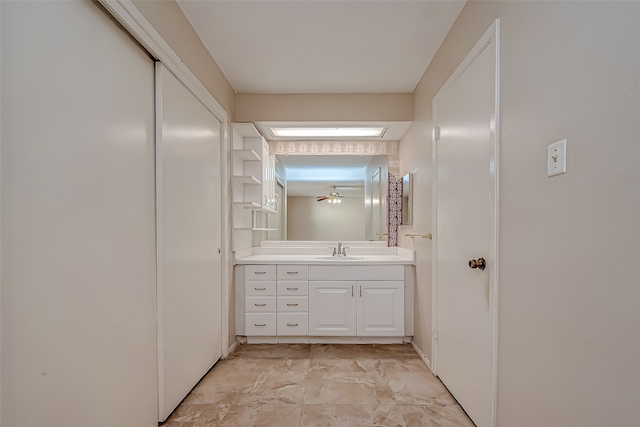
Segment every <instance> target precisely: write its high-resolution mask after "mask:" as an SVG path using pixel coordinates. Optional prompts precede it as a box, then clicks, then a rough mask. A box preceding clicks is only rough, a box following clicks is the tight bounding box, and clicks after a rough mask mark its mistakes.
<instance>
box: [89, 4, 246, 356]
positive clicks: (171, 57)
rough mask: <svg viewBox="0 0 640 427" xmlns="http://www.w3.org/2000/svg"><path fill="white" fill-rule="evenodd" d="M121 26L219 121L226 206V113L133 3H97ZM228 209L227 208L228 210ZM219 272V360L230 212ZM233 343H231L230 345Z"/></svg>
mask: <svg viewBox="0 0 640 427" xmlns="http://www.w3.org/2000/svg"><path fill="white" fill-rule="evenodd" d="M97 1H98V2H99V3H100V4H101V5H102V6H103V7H104V8H105V9H106V10H107V11H108V12H109V13H110V14H111V15H113V17H114V18H115V19H116V20H117V21H118V22H119V23H120V24H122V26H123V27H124V28H125V29H126V30H127V31H128V32H129V34H131V36H133V38H135V39H136V40H137V41H138V42H139V43H140V44H141V45H142V46H143V47H144V48H145V49H146V50H147V51H148V52H149V53H150V54H151V55H152V56H153V57H154V58H155V59H156V60H158V61H160V62H162V64H163V65H164V66H165V67H166V68H167V69H168V70H169V71H170V72H171V73H173V75H174V76H176V77H177V78H178V80H180V82H181V83H182V84H184V85H185V86H186V87H187V89H188V90H189V91H190V92H191V93H192V94H193V95H194V96H195V97H196V98H197V99H198V100H199V101H200V102H201V103H202V104H203V105H204V106H205V108H207V109H208V110H209V111H211V113H212V114H213V115H214V116H215V117H216V118H217V119H218V120H220V123H221V125H222V126H221V129H220V130H221V132H220V141H221V144H220V177H221V188H220V196H221V204H222V206H230V194H229V179H230V178H229V176H230V172H229V171H230V169H231V167H230V162H231V154H230V153H231V151H230V147H229V121H228V114H227V112H226V111H225V110H224V108H223V107H222V105H220V103H219V102H218V101H217V100H216V99H215V98H214V97H213V95H212V94H211V93H210V92H209V91H208V90H207V88H206V87H205V86H204V85H203V84H202V82H200V80H199V79H198V78H197V77H196V75H195V74H193V72H192V71H191V70H190V69H189V67H187V66H186V65H185V63H184V62H182V60H181V59H180V57H179V56H178V54H176V52H175V51H174V50H173V49H172V48H171V46H169V44H168V43H167V42H166V41H165V40H164V39H163V38H162V36H161V35H160V33H158V31H157V30H156V29H155V28H154V27H153V25H151V23H150V22H149V21H148V20H147V18H145V17H144V15H143V14H142V13H141V12H140V11H139V10H138V8H137V7H135V5H134V4H133V3H131V2H130V1H127V0H97ZM229 209H230V208H229ZM220 226H221V230H222V234H221V242H220V243H221V246H222V247H221V248H220V249H221V260H220V262H221V267H222V268H221V273H220V276H221V277H220V280H221V282H222V295H220V298H221V301H222V310H221V314H220V315H221V316H222V319H221V325H222V331H221V333H222V357H223V358H224V357H226V356H228V354H229V348H230V347H229V345H230V343H229V327H230V325H229V310H230V308H229V305H230V304H231V300H230V298H232V297H233V296H232V295H230V287H231V279H230V277H231V275H230V272H231V269H232V266H231V264H230V263H231V235H230V232H229V231H228V230H230V211H229V210H223V211H222V214H221V224H220ZM231 344H233V343H231Z"/></svg>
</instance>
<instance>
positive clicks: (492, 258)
mask: <svg viewBox="0 0 640 427" xmlns="http://www.w3.org/2000/svg"><path fill="white" fill-rule="evenodd" d="M489 43H495V48H496V57H495V61H496V63H495V76H494V77H495V93H494V97H495V98H494V101H495V105H494V111H493V117H492V120H491V129H490V139H491V153H490V178H489V179H490V185H491V195H490V197H491V201H490V208H489V210H490V212H489V216H490V230H489V235H490V238H489V254H488V258H489V259H488V260H487V261H488V270H489V286H490V289H491V292H490V299H489V301H490V307H489V309H490V311H491V322H492V331H491V332H492V336H493V344H492V353H493V366H492V368H491V369H492V372H491V378H492V380H491V382H492V384H491V389H492V390H491V391H492V393H491V394H492V395H491V401H492V409H491V419H492V421H491V424H492V425H493V426H495V425H496V418H497V417H496V415H497V363H498V310H497V308H498V237H499V236H498V231H499V228H498V213H499V211H498V195H499V191H498V184H499V176H498V170H499V168H498V165H499V141H500V137H499V129H500V125H499V124H500V109H499V106H500V18H498V19H496V20H495V21H494V22H493V23H492V24H491V26H490V27H489V29H488V30H487V31H486V32H485V33H484V34H483V35H482V37H480V39H479V40H478V42H477V43H476V44H475V45H474V47H473V48H472V49H471V50H470V51H469V53H468V54H467V55H466V56H465V58H464V60H462V62H461V63H460V65H458V67H457V68H456V69H455V71H454V72H453V73H452V74H451V76H450V77H449V78H448V79H447V81H446V82H445V84H444V85H443V86H442V87H441V88H440V90H439V91H438V93H437V94H436V95H435V96H434V97H433V101H432V111H433V129H434V131H433V136H432V145H431V146H432V151H431V157H432V167H433V177H434V178H433V193H432V202H433V203H432V218H433V219H432V230H433V231H434V232H433V252H432V312H431V316H432V319H431V322H432V326H433V330H432V334H431V348H432V351H431V370H432V371H433V373H434V374H435V375H437V374H438V357H437V353H438V264H437V259H438V235H437V231H438V142H437V141H438V139H439V129H438V127H437V126H438V109H437V102H438V100H439V99H440V97H441V96H442V95H443V94H444V93H446V92H447V91H448V90H449V88H451V86H453V84H454V83H455V82H456V81H457V80H458V79H459V78H460V76H462V74H463V73H464V72H465V71H466V70H467V68H469V66H470V65H471V64H472V63H473V61H474V60H475V59H476V58H477V57H478V55H480V53H481V52H482V51H483V50H484V49H485V47H486V46H487V45H488V44H489Z"/></svg>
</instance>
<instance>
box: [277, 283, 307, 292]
mask: <svg viewBox="0 0 640 427" xmlns="http://www.w3.org/2000/svg"><path fill="white" fill-rule="evenodd" d="M277 287H278V296H280V295H287V296H303V295H304V296H306V295H309V282H307V281H306V280H304V281H294V280H286V281H279V282H278V285H277Z"/></svg>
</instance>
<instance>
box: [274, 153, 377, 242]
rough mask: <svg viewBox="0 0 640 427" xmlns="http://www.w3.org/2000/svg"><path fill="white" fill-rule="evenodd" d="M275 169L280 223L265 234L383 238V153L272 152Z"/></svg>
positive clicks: (287, 237) (300, 237)
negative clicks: (279, 191) (280, 188)
mask: <svg viewBox="0 0 640 427" xmlns="http://www.w3.org/2000/svg"><path fill="white" fill-rule="evenodd" d="M276 174H277V176H278V179H279V180H280V181H281V182H282V183H283V184H284V189H283V192H284V195H281V196H280V198H281V199H282V200H281V202H280V203H281V207H282V209H281V213H280V215H282V216H283V218H282V224H286V228H285V230H283V232H282V233H280V236H277V235H276V233H273V234H271V235H269V236H268V239H270V240H275V239H276V238H277V237H280V238H281V239H282V240H352V241H353V240H386V224H387V216H386V194H387V179H386V177H387V175H388V158H387V156H366V155H277V156H276ZM376 176H377V177H378V178H377V179H378V181H377V183H376V181H375V180H374V181H372V177H376ZM380 178H382V179H380ZM372 182H373V183H374V184H376V188H373V187H372ZM374 220H375V221H376V224H374Z"/></svg>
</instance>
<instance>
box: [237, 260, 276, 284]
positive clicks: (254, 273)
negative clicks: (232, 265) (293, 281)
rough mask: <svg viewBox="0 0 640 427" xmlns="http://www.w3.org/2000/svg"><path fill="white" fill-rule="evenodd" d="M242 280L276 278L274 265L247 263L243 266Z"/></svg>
mask: <svg viewBox="0 0 640 427" xmlns="http://www.w3.org/2000/svg"><path fill="white" fill-rule="evenodd" d="M244 280H245V281H249V280H260V281H263V280H276V266H275V265H272V264H269V265H254V264H247V265H246V266H245V267H244Z"/></svg>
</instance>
